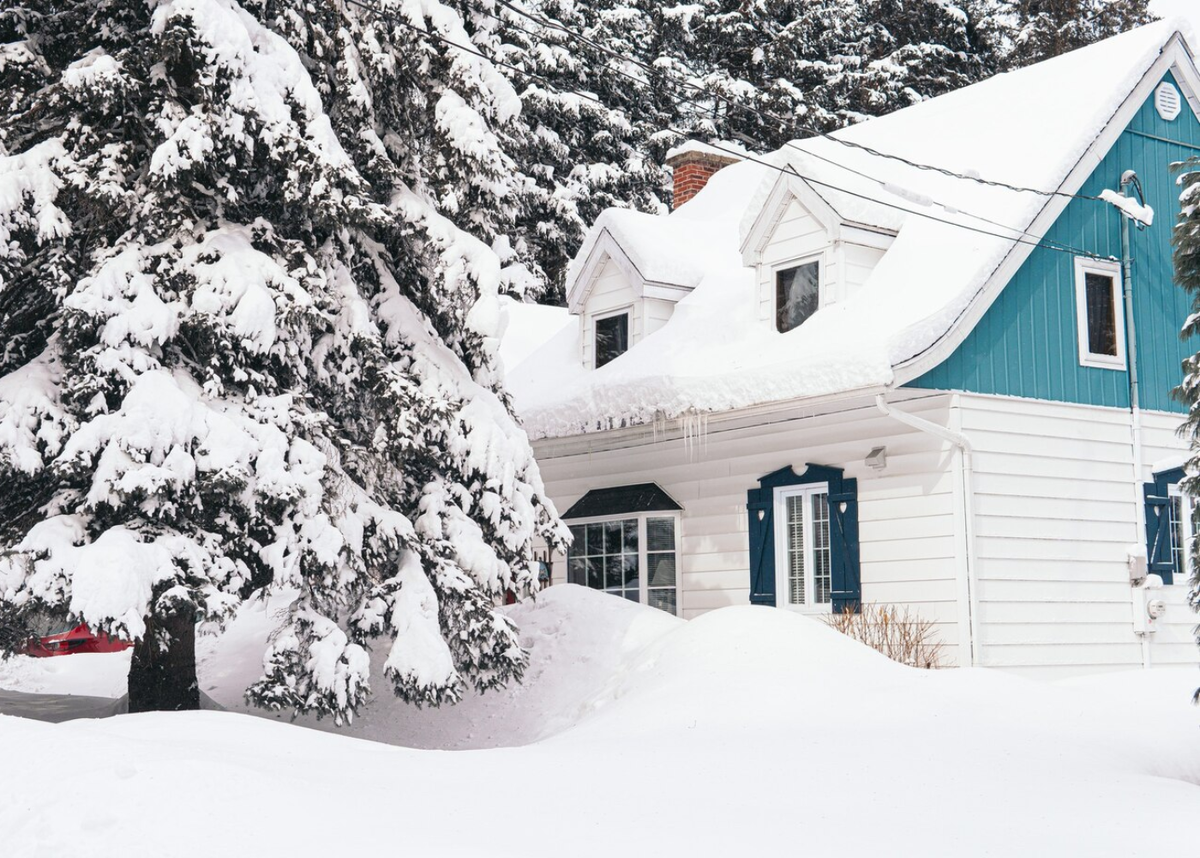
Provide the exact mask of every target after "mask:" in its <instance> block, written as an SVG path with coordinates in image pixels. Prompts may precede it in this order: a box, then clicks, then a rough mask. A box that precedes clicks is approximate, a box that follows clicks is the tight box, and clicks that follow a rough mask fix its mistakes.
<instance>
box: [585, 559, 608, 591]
mask: <svg viewBox="0 0 1200 858" xmlns="http://www.w3.org/2000/svg"><path fill="white" fill-rule="evenodd" d="M587 585H588V586H589V587H591V588H592V589H593V590H603V589H604V558H603V557H589V558H588V559H587Z"/></svg>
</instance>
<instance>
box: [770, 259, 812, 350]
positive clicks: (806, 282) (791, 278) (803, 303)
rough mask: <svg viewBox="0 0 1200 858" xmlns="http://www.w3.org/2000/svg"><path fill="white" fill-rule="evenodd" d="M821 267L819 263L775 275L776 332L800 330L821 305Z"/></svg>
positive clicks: (787, 269) (805, 264)
mask: <svg viewBox="0 0 1200 858" xmlns="http://www.w3.org/2000/svg"><path fill="white" fill-rule="evenodd" d="M820 287H821V264H820V262H818V261H817V260H815V259H814V260H813V261H811V262H805V263H802V264H800V265H794V266H792V267H790V268H781V269H779V270H778V271H776V272H775V329H776V330H777V331H779V333H781V334H782V333H786V332H787V331H790V330H792V329H793V328H798V327H800V326H801V325H802V324H804V323H805V322H806V321H808V318H809V317H810V316H811V315H812V314H813V313H815V312H817V307H818V306H819V302H820Z"/></svg>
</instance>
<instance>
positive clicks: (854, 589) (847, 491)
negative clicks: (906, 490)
mask: <svg viewBox="0 0 1200 858" xmlns="http://www.w3.org/2000/svg"><path fill="white" fill-rule="evenodd" d="M829 511H830V515H829V528H830V534H829V536H830V543H831V545H830V547H831V551H830V560H831V563H832V566H833V568H832V570H831V571H832V578H833V594H832V601H833V606H832V607H833V611H834V613H841V612H842V611H845V610H846V609H847V608H850V609H851V610H853V611H854V612H855V613H856V614H857V613H858V612H859V611H860V610H861V609H862V582H861V578H860V573H859V568H860V567H859V559H858V480H838V481H837V484H836V485H835V484H834V483H832V482H831V483H830V485H829Z"/></svg>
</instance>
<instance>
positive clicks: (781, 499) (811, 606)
mask: <svg viewBox="0 0 1200 858" xmlns="http://www.w3.org/2000/svg"><path fill="white" fill-rule="evenodd" d="M819 494H824V495H828V494H829V483H803V484H801V485H797V486H780V487H779V488H777V489H775V493H774V499H773V500H774V505H775V509H774V518H773V521H774V523H775V526H774V530H775V533H774V537H775V604H776V605H778V606H779V607H781V608H789V609H791V610H793V611H799V612H800V613H806V614H828V613H830V612H831V611H832V610H833V598H832V592H833V587H832V583H833V582H832V581H830V585H831V586H830V600H829V601H828V602H824V603H820V602H813V601H812V599H813V596H814V594H815V593H816V590H817V588H816V585H815V583H814V572H815V571H816V561H815V552H814V551H813V533H814V529H813V527H812V518H813V512H812V507H813V504H812V496H813V495H819ZM797 495H804V496H805V502H804V504H803V507H802V508H803V510H804V598H805V602H804V604H802V605H801V604H797V603H795V602H792V601H790V598H791V588H790V587H789V586H788V562H787V561H788V544H787V532H788V527H787V502H788V499H789V498H793V497H796V496H797ZM829 517H830V537H831V539H830V542H831V543H832V536H833V505H832V503H831V504H830V509H829ZM829 559H830V563H831V564H832V561H833V547H832V544H831V545H830V558H829Z"/></svg>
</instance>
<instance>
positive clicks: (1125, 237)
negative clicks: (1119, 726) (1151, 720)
mask: <svg viewBox="0 0 1200 858" xmlns="http://www.w3.org/2000/svg"><path fill="white" fill-rule="evenodd" d="M1137 183H1138V177H1137V173H1135V172H1134V171H1133V170H1126V171H1125V172H1124V173H1123V174H1122V175H1121V196H1123V197H1127V196H1129V189H1130V187H1132V186H1134V185H1135V184H1137ZM1143 202H1144V201H1143ZM1119 217H1120V218H1121V289H1122V291H1123V292H1124V293H1125V354H1126V360H1127V361H1128V362H1129V418H1130V429H1131V434H1132V436H1133V438H1132V440H1133V500H1134V503H1133V506H1134V509H1135V510H1136V518H1135V520H1136V522H1137V536H1136V537H1135V540H1134V541H1135V543H1139V542H1141V541H1142V540H1143V539H1145V533H1146V507H1145V505H1144V504H1143V503H1142V502H1141V497H1140V492H1141V490H1142V408H1141V402H1140V401H1139V398H1138V351H1137V328H1136V326H1135V324H1134V320H1133V251H1132V248H1131V245H1130V238H1129V219H1130V218H1129V215H1128V214H1126V213H1125V212H1124V211H1121V212H1120V214H1119ZM1133 609H1134V610H1135V611H1136V610H1140V609H1141V605H1139V604H1138V603H1137V600H1136V598H1135V602H1134V606H1133ZM1141 638H1142V641H1141V643H1142V666H1143V667H1149V666H1150V636H1149V635H1148V634H1146V633H1145V632H1142V633H1141Z"/></svg>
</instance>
